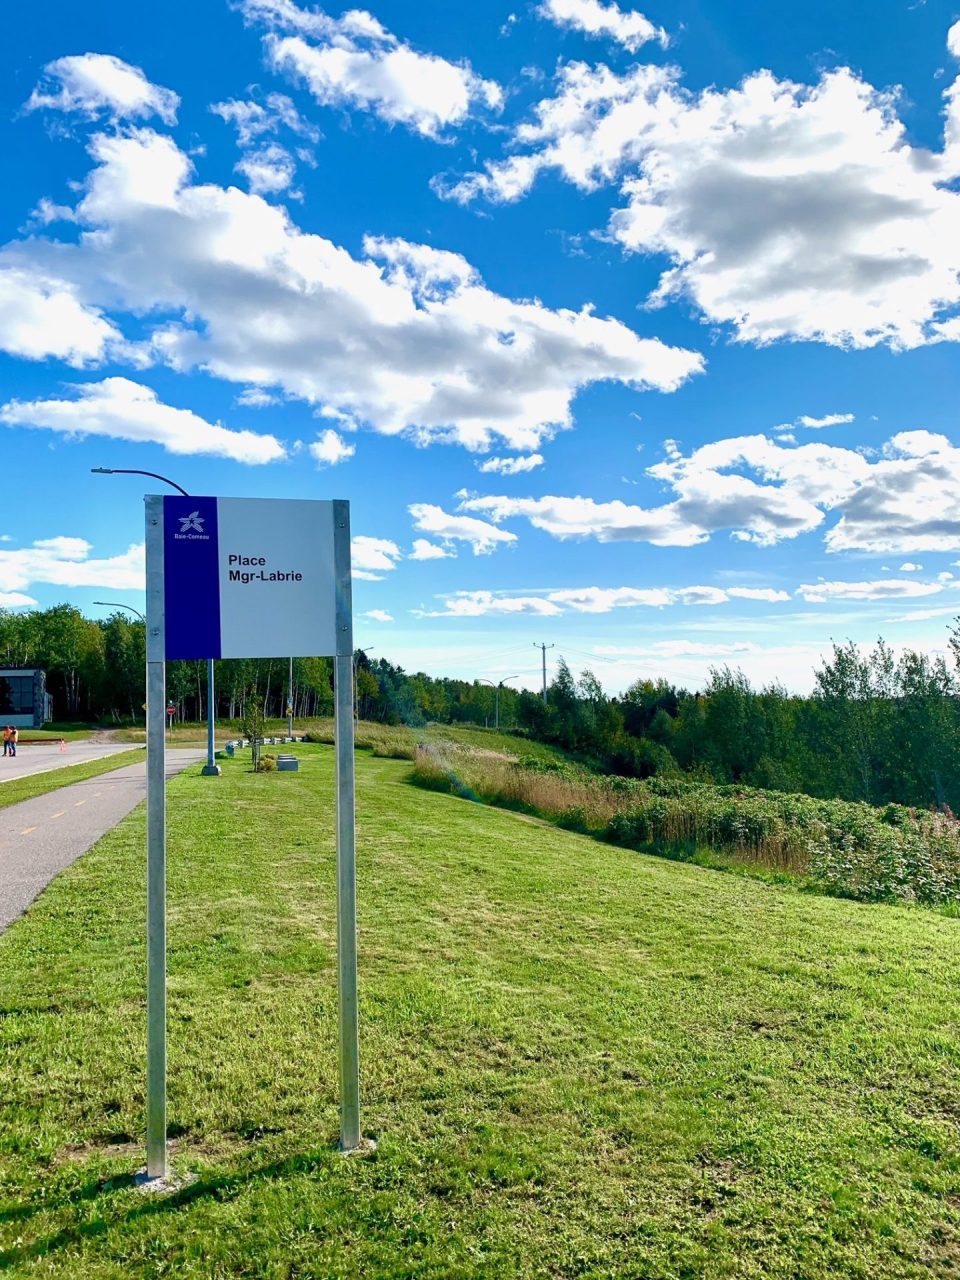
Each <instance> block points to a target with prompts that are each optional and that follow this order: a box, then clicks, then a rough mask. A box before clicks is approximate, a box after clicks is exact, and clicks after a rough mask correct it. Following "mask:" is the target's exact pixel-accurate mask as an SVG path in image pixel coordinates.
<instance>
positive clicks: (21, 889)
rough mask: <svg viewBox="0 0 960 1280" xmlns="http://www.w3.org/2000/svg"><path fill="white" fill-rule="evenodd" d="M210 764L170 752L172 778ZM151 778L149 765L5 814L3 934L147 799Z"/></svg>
mask: <svg viewBox="0 0 960 1280" xmlns="http://www.w3.org/2000/svg"><path fill="white" fill-rule="evenodd" d="M204 759H206V752H204V751H196V750H181V749H177V750H169V751H168V752H167V777H168V778H172V777H173V776H174V774H177V773H180V772H181V770H183V769H185V768H186V767H187V766H188V765H190V764H195V763H197V764H198V763H199V762H200V761H201V760H204ZM4 763H6V761H4V760H2V759H0V764H4ZM146 772H147V771H146V760H144V761H143V762H142V763H140V764H130V765H125V766H124V767H123V768H122V769H117V770H115V772H113V773H104V774H101V775H100V777H98V778H88V779H87V781H86V782H75V783H73V785H72V786H69V787H61V788H60V789H59V790H58V791H51V792H48V794H47V795H45V796H37V797H36V798H35V799H33V800H23V801H22V802H21V803H20V804H12V805H8V807H7V808H5V809H0V930H3V929H5V928H6V927H7V925H8V924H10V923H11V922H12V921H13V920H16V918H17V917H18V916H20V915H22V914H23V912H24V911H26V909H27V907H29V905H30V903H31V902H32V901H33V900H34V898H35V897H36V896H37V895H38V894H39V893H41V892H42V890H44V889H45V888H46V887H47V885H48V884H49V883H50V881H51V880H52V879H53V878H54V876H56V875H58V874H59V873H60V872H61V871H63V870H64V869H65V868H66V867H69V866H70V864H71V862H75V861H76V859H77V858H79V857H80V855H81V854H82V853H86V851H87V850H88V849H89V848H90V847H91V846H92V845H94V844H96V842H97V841H98V840H99V839H100V837H101V836H103V835H105V834H106V833H107V832H108V831H110V830H111V829H112V828H113V827H115V826H116V825H117V823H118V822H119V821H120V820H121V819H122V818H125V817H126V816H127V814H128V813H129V812H130V810H131V809H134V808H135V807H136V806H137V805H138V804H139V803H140V801H141V800H143V799H144V797H145V796H146V794H147V778H146ZM212 785H216V784H215V783H212Z"/></svg>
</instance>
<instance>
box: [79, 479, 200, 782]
mask: <svg viewBox="0 0 960 1280" xmlns="http://www.w3.org/2000/svg"><path fill="white" fill-rule="evenodd" d="M90 471H91V472H92V474H93V475H95V476H149V477H150V479H151V480H160V481H162V482H163V483H164V484H168V485H169V486H170V488H171V489H176V491H177V493H182V494H183V496H184V497H185V498H189V497H190V495H189V493H187V491H186V489H184V488H183V486H182V485H179V484H177V482H176V480H171V479H170V478H169V476H162V475H160V474H159V473H158V472H156V471H141V470H139V468H131V467H91V468H90ZM121 607H122V606H121ZM215 701H216V694H215V690H214V685H213V659H212V658H208V659H207V763H206V764H205V765H204V766H203V768H202V769H201V770H200V772H201V773H202V774H203V776H204V777H205V778H219V776H220V773H221V770H220V766H219V765H218V764H217V762H216V759H215V756H216V744H215V742H214V716H215V714H216V707H215V705H214V704H215Z"/></svg>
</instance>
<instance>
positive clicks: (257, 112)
mask: <svg viewBox="0 0 960 1280" xmlns="http://www.w3.org/2000/svg"><path fill="white" fill-rule="evenodd" d="M210 110H211V111H212V112H213V113H214V115H218V116H219V117H220V119H221V120H223V121H225V122H226V123H227V124H232V125H233V126H234V128H235V129H236V131H237V143H238V145H239V146H241V147H251V146H253V145H255V144H256V143H257V142H258V141H259V139H261V138H263V137H264V136H265V135H266V134H276V133H279V132H280V131H281V130H282V129H289V130H290V132H291V133H294V134H296V135H297V136H298V137H301V138H305V139H306V140H307V141H308V142H319V141H320V130H319V129H318V128H317V127H316V125H314V124H311V122H310V121H309V120H305V119H304V117H303V116H302V115H301V114H300V112H299V111H298V110H297V108H296V106H295V105H294V103H293V101H292V100H291V99H290V98H288V97H287V95H286V94H285V93H268V94H267V96H266V98H265V99H264V100H263V102H256V101H254V100H252V99H237V98H230V99H229V100H228V101H226V102H214V103H211V105H210Z"/></svg>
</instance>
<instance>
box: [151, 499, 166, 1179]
mask: <svg viewBox="0 0 960 1280" xmlns="http://www.w3.org/2000/svg"><path fill="white" fill-rule="evenodd" d="M146 508H147V538H146V557H147V1177H148V1178H149V1179H154V1178H157V1179H160V1180H161V1181H162V1180H163V1179H165V1178H166V1176H167V788H166V733H165V732H164V713H165V711H166V705H167V693H166V683H167V681H166V659H165V656H164V574H163V499H162V498H159V497H153V496H151V497H148V498H147V499H146Z"/></svg>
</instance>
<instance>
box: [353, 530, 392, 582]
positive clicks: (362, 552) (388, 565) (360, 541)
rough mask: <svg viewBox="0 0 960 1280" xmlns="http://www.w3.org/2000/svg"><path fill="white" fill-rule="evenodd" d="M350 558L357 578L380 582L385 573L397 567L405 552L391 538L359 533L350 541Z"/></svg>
mask: <svg viewBox="0 0 960 1280" xmlns="http://www.w3.org/2000/svg"><path fill="white" fill-rule="evenodd" d="M350 559H351V565H352V573H353V576H354V577H355V578H362V579H363V580H364V581H366V582H379V581H380V579H381V578H382V576H383V574H384V573H388V572H389V571H390V570H391V569H395V568H396V567H397V561H398V560H402V559H403V552H402V551H401V550H400V548H399V547H398V546H397V544H396V543H395V542H391V541H390V539H389V538H371V537H368V536H367V535H366V534H363V533H358V534H357V535H356V536H355V537H354V538H352V539H351V541H350Z"/></svg>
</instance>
